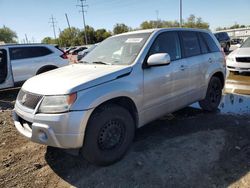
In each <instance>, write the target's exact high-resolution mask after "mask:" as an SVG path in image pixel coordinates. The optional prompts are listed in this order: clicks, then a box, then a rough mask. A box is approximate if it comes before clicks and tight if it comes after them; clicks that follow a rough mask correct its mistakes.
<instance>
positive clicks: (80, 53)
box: [77, 44, 98, 61]
mask: <svg viewBox="0 0 250 188" xmlns="http://www.w3.org/2000/svg"><path fill="white" fill-rule="evenodd" d="M97 45H98V44H93V45H92V46H90V47H89V48H88V49H85V50H83V51H80V52H78V54H77V61H80V60H81V59H82V58H83V57H85V56H86V55H87V54H88V53H89V52H91V51H92V50H94V49H95V47H96V46H97Z"/></svg>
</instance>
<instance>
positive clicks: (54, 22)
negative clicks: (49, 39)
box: [49, 15, 56, 39]
mask: <svg viewBox="0 0 250 188" xmlns="http://www.w3.org/2000/svg"><path fill="white" fill-rule="evenodd" d="M50 20H51V21H50V22H49V23H50V24H51V26H52V27H53V32H54V39H56V30H55V27H56V26H55V24H56V21H55V20H56V19H55V18H54V17H53V15H51V18H50Z"/></svg>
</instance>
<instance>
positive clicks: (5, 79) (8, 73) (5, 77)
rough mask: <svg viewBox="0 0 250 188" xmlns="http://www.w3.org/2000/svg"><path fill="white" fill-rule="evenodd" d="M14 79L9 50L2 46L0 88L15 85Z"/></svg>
mask: <svg viewBox="0 0 250 188" xmlns="http://www.w3.org/2000/svg"><path fill="white" fill-rule="evenodd" d="M13 86H14V81H13V76H12V69H11V65H10V59H9V52H8V51H7V49H5V48H0V89H4V88H8V87H13Z"/></svg>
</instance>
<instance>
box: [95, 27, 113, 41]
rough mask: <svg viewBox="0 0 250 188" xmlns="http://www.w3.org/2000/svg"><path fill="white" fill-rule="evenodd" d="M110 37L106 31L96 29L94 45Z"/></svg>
mask: <svg viewBox="0 0 250 188" xmlns="http://www.w3.org/2000/svg"><path fill="white" fill-rule="evenodd" d="M110 36H111V33H110V32H108V31H106V29H97V30H96V31H95V38H96V41H95V42H96V43H97V42H101V41H103V40H104V39H106V38H108V37H110Z"/></svg>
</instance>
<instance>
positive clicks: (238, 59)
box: [236, 57, 250, 63]
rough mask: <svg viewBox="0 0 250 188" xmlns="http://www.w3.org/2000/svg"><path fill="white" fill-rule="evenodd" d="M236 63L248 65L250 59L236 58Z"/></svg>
mask: <svg viewBox="0 0 250 188" xmlns="http://www.w3.org/2000/svg"><path fill="white" fill-rule="evenodd" d="M236 61H237V62H241V63H250V57H236Z"/></svg>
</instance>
